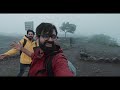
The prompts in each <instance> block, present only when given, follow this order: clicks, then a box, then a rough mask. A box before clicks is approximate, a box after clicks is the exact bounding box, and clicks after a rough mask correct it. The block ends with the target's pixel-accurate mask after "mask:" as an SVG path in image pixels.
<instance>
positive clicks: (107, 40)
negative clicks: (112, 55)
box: [88, 34, 118, 46]
mask: <svg viewBox="0 0 120 90" xmlns="http://www.w3.org/2000/svg"><path fill="white" fill-rule="evenodd" d="M88 42H92V43H98V44H103V45H109V46H118V43H117V41H116V40H115V39H114V38H112V37H110V36H107V35H104V34H98V35H93V36H92V37H91V38H89V40H88Z"/></svg>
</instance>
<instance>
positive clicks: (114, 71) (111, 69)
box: [0, 43, 120, 77]
mask: <svg viewBox="0 0 120 90" xmlns="http://www.w3.org/2000/svg"><path fill="white" fill-rule="evenodd" d="M81 49H84V50H85V51H86V52H87V53H88V54H89V55H91V56H94V57H106V58H113V57H118V58H119V51H120V47H106V46H101V45H95V44H88V43H80V44H76V45H73V47H71V48H68V49H64V53H65V56H66V57H67V58H68V59H69V60H70V61H71V62H72V63H73V64H74V66H75V67H76V69H77V76H78V77H79V76H120V63H119V62H118V63H112V62H111V63H108V62H96V61H84V60H81V59H80V50H81ZM18 71H19V57H13V58H8V59H5V60H1V61H0V76H3V77H6V76H10V77H11V76H16V75H17V73H18Z"/></svg>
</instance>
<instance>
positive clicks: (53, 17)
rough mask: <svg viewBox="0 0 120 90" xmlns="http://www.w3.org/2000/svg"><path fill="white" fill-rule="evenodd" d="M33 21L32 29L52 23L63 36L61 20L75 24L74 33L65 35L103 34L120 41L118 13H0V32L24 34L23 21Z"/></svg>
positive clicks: (119, 15) (119, 16)
mask: <svg viewBox="0 0 120 90" xmlns="http://www.w3.org/2000/svg"><path fill="white" fill-rule="evenodd" d="M26 21H33V22H34V31H35V29H36V27H37V26H38V25H39V24H40V23H42V22H49V23H52V24H54V25H55V26H56V27H57V29H58V35H59V36H61V35H63V36H64V32H62V31H61V30H60V29H59V27H60V26H61V25H62V23H63V22H69V23H71V24H75V25H76V26H77V27H76V30H75V32H74V34H71V33H67V36H73V37H79V36H91V35H94V34H105V35H108V36H110V37H113V38H115V39H116V40H117V41H119V42H120V36H119V35H120V14H110V13H109V14H99V13H98V14H89V13H88V14H83V13H78V14H65V13H63V14H50V13H48V14H41V13H36V14H0V34H3V33H4V34H7V35H25V34H26V31H25V25H24V22H26Z"/></svg>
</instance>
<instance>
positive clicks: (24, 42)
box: [20, 39, 27, 55]
mask: <svg viewBox="0 0 120 90" xmlns="http://www.w3.org/2000/svg"><path fill="white" fill-rule="evenodd" d="M26 42H27V40H26V39H24V42H23V47H24V46H25V44H26ZM21 54H22V51H21V50H20V55H21Z"/></svg>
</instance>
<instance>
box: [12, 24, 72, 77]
mask: <svg viewBox="0 0 120 90" xmlns="http://www.w3.org/2000/svg"><path fill="white" fill-rule="evenodd" d="M57 34H58V32H57V29H56V27H55V26H54V25H53V24H51V23H41V24H40V25H38V27H37V28H36V36H37V41H38V43H39V46H38V47H36V48H34V50H35V51H34V52H30V50H29V49H25V48H24V47H22V45H21V44H20V43H19V44H17V43H14V44H13V45H12V46H13V47H14V48H15V49H18V50H21V51H22V52H24V53H26V54H27V55H28V56H30V57H31V58H32V63H31V66H30V69H29V74H28V75H29V76H74V73H73V72H72V71H71V70H70V69H69V66H68V60H67V59H66V57H65V55H64V54H63V51H62V49H61V48H60V46H59V45H58V44H56V43H57ZM48 67H49V68H48ZM48 69H49V70H48Z"/></svg>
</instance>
